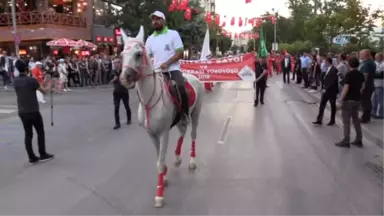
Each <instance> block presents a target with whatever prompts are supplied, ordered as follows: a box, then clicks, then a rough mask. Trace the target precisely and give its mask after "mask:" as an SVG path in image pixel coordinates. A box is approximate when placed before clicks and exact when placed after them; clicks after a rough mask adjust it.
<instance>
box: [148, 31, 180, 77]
mask: <svg viewBox="0 0 384 216" xmlns="http://www.w3.org/2000/svg"><path fill="white" fill-rule="evenodd" d="M145 47H146V49H147V52H148V53H149V54H150V55H151V56H152V57H153V68H154V69H155V70H156V69H158V68H160V65H161V64H162V63H164V62H166V61H168V60H169V59H170V58H171V57H172V56H174V55H175V53H176V52H177V51H181V50H184V46H183V41H182V40H181V38H180V35H179V33H178V32H177V31H175V30H171V29H168V28H166V27H165V28H164V29H163V30H162V31H161V32H154V33H153V34H152V35H151V36H149V37H148V39H147V41H146V43H145ZM168 70H169V71H173V70H180V62H175V63H173V64H171V65H170V66H169V68H168Z"/></svg>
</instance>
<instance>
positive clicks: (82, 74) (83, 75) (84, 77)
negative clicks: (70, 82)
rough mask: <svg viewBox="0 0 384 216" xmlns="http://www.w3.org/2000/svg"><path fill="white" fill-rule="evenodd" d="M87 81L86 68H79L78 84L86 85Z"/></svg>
mask: <svg viewBox="0 0 384 216" xmlns="http://www.w3.org/2000/svg"><path fill="white" fill-rule="evenodd" d="M87 83H88V74H87V71H86V70H80V86H86V85H87Z"/></svg>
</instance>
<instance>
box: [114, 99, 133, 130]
mask: <svg viewBox="0 0 384 216" xmlns="http://www.w3.org/2000/svg"><path fill="white" fill-rule="evenodd" d="M120 101H123V104H124V107H125V111H126V112H127V121H131V108H130V107H129V93H128V92H113V103H114V105H115V124H116V125H120V113H119V111H120Z"/></svg>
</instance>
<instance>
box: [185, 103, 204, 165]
mask: <svg viewBox="0 0 384 216" xmlns="http://www.w3.org/2000/svg"><path fill="white" fill-rule="evenodd" d="M200 111H201V106H197V107H196V108H195V110H194V111H193V112H192V114H191V119H192V129H191V139H192V145H191V155H190V159H189V166H188V167H189V169H190V170H195V169H196V159H195V158H196V137H197V126H198V125H199V117H200Z"/></svg>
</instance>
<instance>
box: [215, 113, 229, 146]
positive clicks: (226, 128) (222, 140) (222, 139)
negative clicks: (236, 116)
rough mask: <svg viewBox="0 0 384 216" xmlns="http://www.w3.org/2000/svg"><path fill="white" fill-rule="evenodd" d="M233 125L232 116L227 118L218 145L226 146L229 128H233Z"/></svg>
mask: <svg viewBox="0 0 384 216" xmlns="http://www.w3.org/2000/svg"><path fill="white" fill-rule="evenodd" d="M231 123H232V116H227V118H226V119H225V121H224V126H223V129H222V130H221V134H220V139H219V141H218V142H217V143H218V144H224V143H225V141H226V140H227V136H228V131H229V127H230V126H231Z"/></svg>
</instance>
